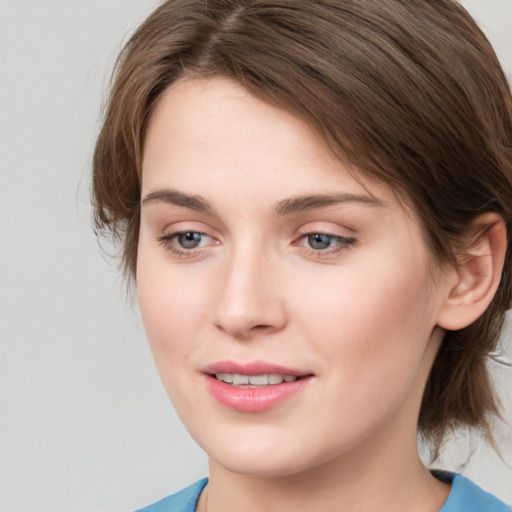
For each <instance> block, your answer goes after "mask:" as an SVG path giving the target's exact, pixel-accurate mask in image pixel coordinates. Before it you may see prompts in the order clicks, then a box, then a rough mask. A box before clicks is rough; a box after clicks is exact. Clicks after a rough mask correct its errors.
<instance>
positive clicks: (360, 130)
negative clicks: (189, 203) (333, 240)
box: [93, 0, 512, 453]
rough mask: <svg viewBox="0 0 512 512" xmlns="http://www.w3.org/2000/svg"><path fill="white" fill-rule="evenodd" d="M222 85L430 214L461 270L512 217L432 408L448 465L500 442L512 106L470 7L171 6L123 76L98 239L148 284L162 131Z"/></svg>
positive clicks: (431, 235)
mask: <svg viewBox="0 0 512 512" xmlns="http://www.w3.org/2000/svg"><path fill="white" fill-rule="evenodd" d="M216 76H222V77H227V78H229V79H232V80H234V81H236V82H237V83H239V84H241V85H242V86H243V87H245V88H246V89H247V90H248V91H249V92H251V93H252V94H254V95H255V96H257V97H259V98H261V99H263V100H264V101H267V102H269V103H271V104H274V105H277V106H279V107H281V108H284V109H286V110H288V111H289V112H291V113H292V114H294V115H296V116H297V117H299V118H301V119H303V120H304V121H305V122H306V123H308V124H309V126H311V127H312V128H313V129H314V130H315V131H316V132H317V133H318V134H319V135H320V136H321V137H322V139H323V140H324V141H325V142H326V143H327V144H328V146H329V147H330V148H331V149H332V151H333V152H334V153H335V154H336V155H337V156H338V157H339V158H340V160H342V161H343V162H345V163H348V164H350V167H351V168H353V169H356V171H357V172H356V174H359V175H361V176H369V177H373V178H375V179H377V180H381V181H384V182H386V183H387V184H389V185H390V186H391V187H392V188H393V190H395V191H396V193H397V195H398V197H399V198H400V199H401V200H402V201H404V203H407V204H408V205H410V206H411V207H412V208H413V210H414V211H415V212H416V213H417V216H418V218H419V220H420V223H421V225H422V228H423V232H424V236H425V239H426V241H427V243H428V246H429V248H430V251H431V253H432V258H433V261H435V262H436V263H437V264H439V265H443V264H446V263H448V264H456V259H455V254H456V250H458V249H460V247H459V245H460V241H461V239H462V235H464V233H465V232H467V229H468V227H469V226H470V224H471V222H472V221H473V220H474V219H475V218H476V217H477V216H478V215H480V214H482V213H485V212H496V213H498V214H499V215H501V216H502V218H503V220H504V222H505V225H506V228H507V234H508V242H507V253H506V257H505V266H504V270H503V274H502V278H501V282H500V285H499V288H498V291H497V293H496V295H495V297H494V298H493V300H492V302H491V304H490V306H489V308H488V309H487V311H486V312H485V313H484V314H483V315H482V316H481V317H480V318H479V319H478V320H476V321H475V322H474V323H473V324H471V325H469V326H468V327H466V328H464V329H461V330H458V331H448V332H446V335H445V338H444V340H443V343H442V346H441V348H440V350H439V353H438V355H437V358H436V360H435V362H434V365H433V368H432V370H431V374H430V377H429V379H428V382H427V385H426V389H425V392H424V396H423V401H422V404H421V411H420V415H419V424H418V428H419V432H420V433H421V434H422V435H423V436H424V438H425V439H427V440H428V441H430V443H431V446H432V447H433V449H434V453H437V451H438V450H439V448H440V446H441V443H442V441H443V440H444V438H445V436H446V434H447V433H448V432H449V431H451V430H453V429H454V428H456V427H461V426H465V427H476V428H477V429H481V430H482V431H483V432H484V434H486V435H487V437H488V438H489V440H491V441H492V433H491V428H490V420H491V419H492V418H493V417H494V416H495V415H499V409H498V400H497V396H496V394H495V391H494V388H493V385H492V380H491V378H490V374H489V368H488V364H487V363H488V362H489V360H490V359H491V358H492V357H493V356H494V355H495V351H496V350H497V347H498V342H499V336H500V332H501V329H502V325H503V321H504V316H505V312H506V310H507V309H508V308H509V307H510V305H511V294H512V250H511V237H510V234H511V233H512V98H511V93H510V86H509V84H508V82H507V79H506V77H505V75H504V73H503V71H502V69H501V67H500V65H499V63H498V60H497V58H496V55H495V53H494V51H493V49H492V47H491V45H490V43H489V42H488V40H487V39H486V37H485V36H484V35H483V33H482V32H481V31H480V29H479V28H478V26H477V25H476V24H475V22H474V21H473V19H472V18H471V17H470V16H469V14H468V13H467V12H466V11H465V10H464V9H463V8H462V7H461V6H460V5H459V4H458V3H457V2H456V1H454V0H428V1H427V0H315V1H311V0H169V1H166V2H164V3H163V4H162V5H161V6H160V7H159V8H157V9H156V10H155V11H154V13H153V14H151V15H150V16H149V18H148V19H147V20H146V21H145V22H144V23H143V24H142V25H141V26H140V27H139V28H138V30H137V31H136V32H135V33H134V35H133V36H132V37H131V39H130V40H129V41H128V43H127V44H126V46H125V48H124V50H123V51H122V53H121V55H120V57H119V59H118V61H117V64H116V69H115V74H114V80H113V83H112V88H111V92H110V97H109V99H108V103H107V105H106V109H105V115H104V121H103V127H102V130H101V133H100V135H99V137H98V140H97V144H96V148H95V153H94V159H93V202H94V208H95V222H96V228H97V231H98V233H103V234H110V235H112V236H113V237H114V239H115V240H117V241H118V242H120V243H121V246H122V264H123V267H124V271H125V273H126V275H128V276H129V277H132V278H135V279H136V276H135V272H136V261H137V243H138V234H139V216H140V200H141V197H140V194H141V167H142V165H141V164H142V153H143V143H144V136H145V131H146V127H147V123H148V119H149V117H150V115H151V113H152V111H153V109H154V108H155V105H157V103H158V101H159V99H160V98H161V96H162V93H163V92H164V91H165V90H166V89H167V88H168V87H169V86H170V85H172V84H173V83H175V82H176V81H177V80H180V79H182V78H187V77H191V78H194V77H197V78H209V77H216Z"/></svg>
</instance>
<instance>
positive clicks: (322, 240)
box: [308, 233, 331, 249]
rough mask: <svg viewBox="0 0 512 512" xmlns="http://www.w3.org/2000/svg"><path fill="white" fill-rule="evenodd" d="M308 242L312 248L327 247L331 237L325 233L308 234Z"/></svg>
mask: <svg viewBox="0 0 512 512" xmlns="http://www.w3.org/2000/svg"><path fill="white" fill-rule="evenodd" d="M308 242H309V245H310V247H311V248H313V249H327V248H328V247H329V245H330V243H331V239H330V237H329V236H327V235H322V234H320V233H317V234H316V235H310V236H309V237H308Z"/></svg>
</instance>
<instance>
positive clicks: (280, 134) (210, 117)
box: [143, 78, 361, 188]
mask: <svg viewBox="0 0 512 512" xmlns="http://www.w3.org/2000/svg"><path fill="white" fill-rule="evenodd" d="M293 169H296V170H297V172H296V173H295V176H296V178H299V176H300V173H299V169H307V170H310V171H311V175H312V176H313V175H315V174H317V175H319V176H321V175H322V172H323V173H325V172H327V171H330V172H331V173H332V174H333V175H335V176H337V178H338V180H341V179H343V180H344V181H345V182H346V184H347V186H348V185H349V182H353V183H351V184H350V186H351V187H353V188H361V184H358V183H357V181H356V180H354V179H353V178H352V177H351V176H350V174H351V173H352V170H351V172H350V173H349V172H348V169H347V167H346V166H344V165H342V164H341V163H340V161H339V160H338V159H337V158H335V157H334V155H332V154H331V152H330V151H329V150H328V149H327V147H326V145H325V144H324V143H323V141H322V140H321V139H320V138H319V137H318V136H317V135H316V133H315V132H314V131H313V130H312V129H311V128H310V127H309V126H308V125H307V124H306V123H305V122H303V121H301V120H300V119H298V118H297V117H295V116H293V115H291V114H290V113H289V112H286V111H285V110H284V109H280V108H277V107H275V106H272V105H270V104H268V103H265V102H264V101H262V100H260V99H258V98H256V97H254V96H253V95H251V94H250V93H249V92H248V91H247V90H245V89H244V88H243V87H241V86H240V85H238V84H236V83H234V82H232V81H230V80H228V79H222V78H215V79H208V80H206V79H203V80H190V79H185V80H181V81H179V82H177V83H176V84H174V85H173V86H172V87H170V88H169V89H168V90H167V91H166V92H165V93H164V94H163V96H162V98H161V100H160V102H159V103H158V104H157V106H156V108H155V109H154V111H153V113H152V115H151V117H150V120H149V123H148V128H147V130H146V136H145V141H144V157H143V183H144V187H145V188H146V187H147V186H149V183H148V182H149V181H153V179H156V178H157V175H159V174H160V175H163V174H164V173H165V174H167V175H168V176H171V175H172V176H173V177H174V178H177V177H178V175H180V177H181V178H184V177H185V176H184V175H185V174H188V175H189V176H190V178H191V179H192V178H193V176H192V174H193V175H194V177H195V178H197V176H198V175H199V174H202V175H203V177H204V178H205V179H208V176H211V177H212V178H213V179H214V178H215V177H216V176H220V174H221V171H222V177H223V179H227V180H228V181H232V182H234V181H239V180H240V179H241V178H242V177H243V178H244V181H245V182H247V181H250V180H251V179H252V178H255V177H257V178H258V179H257V180H254V181H255V183H253V185H254V186H256V185H257V183H259V182H261V180H262V179H263V177H265V179H266V180H272V179H273V178H274V179H275V180H276V181H279V176H283V175H285V174H288V173H289V171H290V170H293ZM157 171H158V172H157ZM171 171H172V172H171ZM315 171H316V172H315ZM194 185H199V184H198V183H194ZM290 185H291V183H290ZM310 185H311V183H310Z"/></svg>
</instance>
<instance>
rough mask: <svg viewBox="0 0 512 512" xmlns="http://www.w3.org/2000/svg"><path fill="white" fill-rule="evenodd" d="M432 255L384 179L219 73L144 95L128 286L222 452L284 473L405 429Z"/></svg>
mask: <svg viewBox="0 0 512 512" xmlns="http://www.w3.org/2000/svg"><path fill="white" fill-rule="evenodd" d="M430 261H431V257H430V255H429V252H428V249H427V247H426V245H425V242H424V239H423V237H422V234H421V230H420V226H419V224H418V221H417V220H416V219H415V217H414V215H413V214H412V213H411V212H406V211H405V210H404V207H403V206H402V205H401V204H400V203H399V202H398V200H397V199H396V197H395V195H394V194H393V192H392V191H391V189H390V188H388V187H387V186H384V185H382V184H378V183H375V182H369V181H365V186H364V187H363V186H361V185H360V184H359V183H358V182H357V181H356V180H354V179H353V178H352V177H351V176H350V175H349V174H348V173H347V171H346V170H345V169H344V167H343V165H342V164H340V162H339V161H337V160H336V159H335V158H333V156H331V154H330V153H329V152H328V151H327V150H326V149H325V147H324V146H323V145H322V144H321V143H320V142H319V140H318V139H317V138H316V137H315V136H314V135H313V134H312V132H311V131H310V130H309V129H308V127H307V126H306V125H305V124H304V123H302V122H301V121H299V120H297V119H296V118H295V117H293V116H292V115H290V114H289V113H287V112H285V111H283V110H280V109H278V108H275V107H273V106H270V105H268V104H266V103H263V102H262V101H260V100H258V99H256V98H255V97H253V96H251V95H250V94H249V93H248V92H246V91H245V90H244V89H242V88H241V87H240V86H238V85H236V84H234V83H232V82H230V81H228V80H223V79H212V80H196V81H191V80H184V81H182V82H180V83H178V84H177V85H175V86H174V87H173V88H172V89H170V90H168V91H167V92H166V93H165V95H164V96H163V98H162V101H161V102H160V103H159V104H158V106H157V107H156V109H155V111H154V113H153V115H152V118H151V120H150V123H149V127H148V131H147V136H146V140H145V147H144V162H143V183H142V210H141V228H140V240H139V248H138V266H137V289H138V300H139V305H140V309H141V312H142V317H143V320H144V324H145V328H146V332H147V336H148V339H149V343H150V345H151V349H152V352H153V355H154V358H155V361H156V364H157V367H158V370H159V372H160V375H161V378H162V381H163V383H164V385H165V388H166V390H167V392H168V394H169V396H170V398H171V400H172V402H173V404H174V406H175V407H176V410H177V411H178V413H179V415H180V416H181V418H182V420H183V422H184V423H185V425H186V427H187V428H188V430H189V431H190V433H191V434H192V436H193V437H194V438H195V439H196V440H197V442H198V443H199V444H200V445H201V446H202V447H203V448H204V449H205V451H206V452H207V453H208V454H209V455H210V457H211V459H212V460H213V461H215V462H216V463H218V464H220V465H222V466H223V467H225V468H227V469H229V470H232V471H235V472H239V473H247V474H257V475H289V474H294V473H297V472H300V471H305V470H307V469H311V468H314V467H316V466H319V465H321V464H323V463H327V462H329V461H335V460H342V459H344V458H346V459H347V460H349V458H350V457H357V458H358V459H359V458H360V457H361V456H364V455H363V454H364V453H366V452H368V451H369V450H374V449H375V446H380V447H382V446H387V447H388V450H389V451H393V450H398V451H400V450H401V447H403V445H404V443H405V444H407V443H409V442H410V443H415V442H416V422H417V414H418V410H419V404H420V400H421V394H422V390H423V386H424V383H425V381H426V378H427V375H428V372H429V369H430V367H431V364H432V361H433V358H434V355H435V352H436V350H437V348H438V345H439V342H440V340H441V338H442V332H441V329H440V328H439V327H436V324H437V317H438V315H439V313H440V311H441V310H442V308H443V304H444V301H445V298H446V294H447V289H448V283H447V279H445V276H444V275H443V274H442V273H441V272H440V271H434V273H435V274H436V276H433V270H432V265H431V264H430ZM434 277H435V279H434ZM214 374H218V376H217V377H218V378H217V377H216V376H215V375H214ZM251 377H252V378H251ZM365 450H366V452H365Z"/></svg>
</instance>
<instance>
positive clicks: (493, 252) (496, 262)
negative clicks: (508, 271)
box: [438, 213, 507, 331]
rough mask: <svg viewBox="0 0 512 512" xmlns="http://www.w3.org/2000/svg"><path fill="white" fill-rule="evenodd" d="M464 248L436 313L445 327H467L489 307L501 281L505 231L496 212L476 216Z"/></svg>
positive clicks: (440, 323) (458, 256)
mask: <svg viewBox="0 0 512 512" xmlns="http://www.w3.org/2000/svg"><path fill="white" fill-rule="evenodd" d="M463 242H464V249H462V250H461V252H460V253H459V254H458V255H457V256H456V259H457V267H456V268H453V269H451V279H449V281H451V284H450V285H449V286H448V294H447V296H446V298H445V302H444V304H443V306H442V308H441V310H440V312H439V316H438V325H439V326H440V327H443V328H444V329H447V330H452V331H454V330H457V329H462V328H464V327H467V326H468V325H470V324H471V323H473V322H474V321H475V320H476V319H477V318H478V317H480V316H481V315H482V314H483V313H484V311H485V310H486V309H487V307H488V306H489V304H490V302H491V300H492V298H493V297H494V294H495V293H496V290H497V289H498V285H499V283H500V278H501V272H502V270H503V262H504V260H505V251H506V248H507V232H506V227H505V223H504V222H503V219H502V218H501V216H500V215H498V214H497V213H485V214H483V215H480V216H479V217H477V218H476V219H475V220H474V222H473V223H472V225H471V228H470V230H469V232H468V233H467V234H466V235H465V239H464V241H463Z"/></svg>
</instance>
